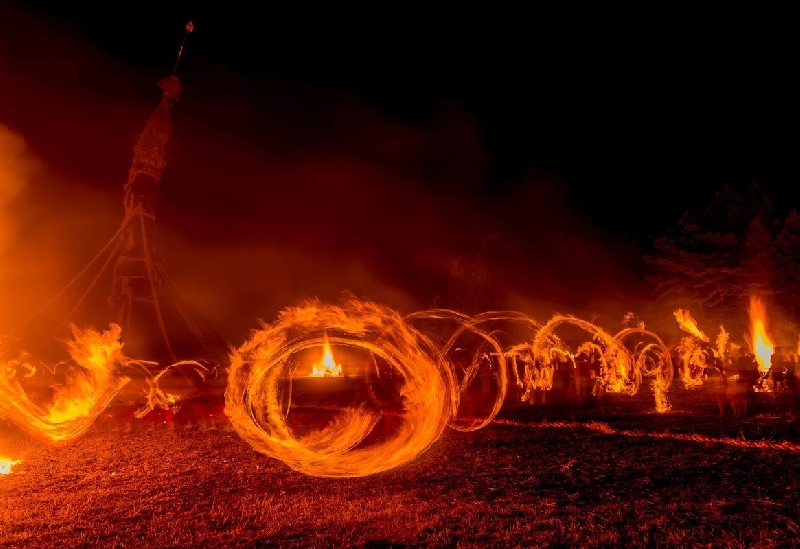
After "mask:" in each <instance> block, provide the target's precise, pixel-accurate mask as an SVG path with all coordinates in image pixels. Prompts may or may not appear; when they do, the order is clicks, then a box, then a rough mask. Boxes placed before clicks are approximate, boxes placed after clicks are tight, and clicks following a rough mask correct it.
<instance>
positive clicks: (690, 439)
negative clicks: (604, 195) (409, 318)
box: [0, 393, 800, 548]
mask: <svg viewBox="0 0 800 549" xmlns="http://www.w3.org/2000/svg"><path fill="white" fill-rule="evenodd" d="M695 397H696V395H688V394H678V393H676V394H674V395H673V404H674V408H673V411H671V412H670V413H667V414H657V413H655V412H653V411H652V410H651V409H652V402H651V399H652V396H651V397H650V399H648V398H647V395H641V396H637V397H610V398H609V399H608V400H607V402H606V404H605V406H604V407H603V409H602V410H601V409H599V408H596V407H590V408H584V409H579V410H577V411H576V410H575V409H574V408H572V407H570V406H569V405H567V404H565V403H564V402H560V401H558V399H551V402H548V403H547V404H544V405H536V406H532V405H527V404H526V405H521V404H517V405H514V406H508V407H505V408H504V409H503V410H502V411H501V414H500V417H498V420H497V421H496V422H494V423H492V424H491V425H489V426H487V427H486V428H484V429H481V430H478V431H475V432H472V433H462V432H458V431H453V430H447V431H446V433H445V436H443V437H442V438H441V439H440V440H439V441H438V442H436V443H435V444H434V445H433V447H431V448H430V449H429V450H428V451H427V452H426V453H424V454H423V455H422V456H421V457H420V458H418V459H417V460H416V461H414V462H412V463H410V464H408V465H406V466H404V467H401V468H399V469H396V470H392V471H389V472H387V473H381V474H378V475H373V476H368V477H364V478H355V479H344V480H332V479H324V478H316V477H309V476H306V475H303V474H300V473H297V472H295V471H293V470H291V469H289V468H288V467H287V466H285V465H284V464H283V463H282V462H279V461H277V460H274V459H272V458H270V457H268V456H265V455H261V454H259V453H257V452H255V451H254V450H253V449H252V448H251V447H250V446H248V445H247V444H246V443H245V442H243V441H242V439H241V438H240V437H239V436H238V435H237V433H236V432H235V431H233V430H232V429H231V428H230V427H229V426H226V424H225V423H224V421H222V422H219V423H218V424H217V425H216V426H215V427H212V426H210V425H206V426H197V425H193V426H188V425H183V424H178V425H176V426H175V427H174V428H169V427H168V426H166V425H163V424H154V423H150V422H147V421H145V420H140V421H138V422H137V423H135V424H134V425H133V428H132V429H131V430H130V431H126V429H123V428H119V426H117V427H115V426H114V425H106V424H104V425H99V426H98V428H97V429H95V430H93V431H92V432H90V433H87V434H86V435H84V436H83V437H81V438H79V439H77V440H74V441H71V442H69V443H66V444H62V445H57V446H50V445H47V444H45V443H41V442H38V441H36V440H34V439H31V438H30V437H27V436H26V435H23V434H22V433H21V432H20V431H18V430H17V428H16V427H15V426H4V427H2V429H0V454H5V455H8V456H12V457H14V458H16V459H19V460H20V463H19V464H17V465H16V466H15V467H14V468H13V470H12V472H11V474H9V475H6V476H0V501H2V503H0V547H3V548H11V547H15V548H16V547H19V548H52V547H126V548H131V547H142V548H144V547H147V548H168V547H220V548H228V547H364V548H381V547H512V548H513V547H742V548H744V547H747V548H755V547H764V548H767V547H795V546H800V541H798V540H800V511H798V509H800V490H799V488H800V421H799V420H798V418H799V417H800V410H799V409H798V408H797V403H796V401H793V400H791V399H778V400H771V399H769V398H764V399H761V400H760V401H758V402H756V403H755V404H754V405H753V406H751V408H750V410H749V411H748V413H747V415H745V416H744V417H741V418H734V417H732V416H731V415H726V417H723V418H718V417H717V414H716V408H715V406H714V404H713V403H711V402H708V401H705V400H703V399H698V398H695Z"/></svg>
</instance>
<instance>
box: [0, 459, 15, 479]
mask: <svg viewBox="0 0 800 549" xmlns="http://www.w3.org/2000/svg"><path fill="white" fill-rule="evenodd" d="M17 463H19V461H17V460H15V459H11V458H7V457H3V456H0V475H8V474H9V473H11V468H12V467H13V466H14V465H16V464H17Z"/></svg>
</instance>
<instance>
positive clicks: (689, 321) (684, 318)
mask: <svg viewBox="0 0 800 549" xmlns="http://www.w3.org/2000/svg"><path fill="white" fill-rule="evenodd" d="M672 314H673V315H675V320H677V321H678V326H680V327H681V329H682V330H683V331H685V332H687V333H689V334H691V335H693V336H694V337H696V338H697V339H699V340H700V341H703V342H705V343H708V341H709V339H708V336H707V335H706V334H705V333H703V331H702V330H701V329H700V328H698V327H697V322H696V321H695V319H694V318H693V317H692V315H691V314H690V313H689V311H687V310H686V309H678V310H677V311H675V312H674V313H672Z"/></svg>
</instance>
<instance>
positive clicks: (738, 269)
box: [644, 183, 800, 322]
mask: <svg viewBox="0 0 800 549" xmlns="http://www.w3.org/2000/svg"><path fill="white" fill-rule="evenodd" d="M652 250H653V251H652V253H650V254H646V255H645V256H644V260H645V262H646V263H647V266H648V271H647V274H646V277H645V278H646V280H647V281H648V282H649V283H650V284H651V286H652V288H653V295H654V297H655V298H656V299H658V300H660V301H662V302H663V303H664V305H665V306H670V307H672V308H676V307H685V308H689V309H692V310H696V311H701V310H702V311H703V312H704V313H706V314H707V315H708V316H711V317H713V318H714V319H715V320H717V321H723V320H725V321H726V322H731V321H732V320H731V319H735V318H737V317H741V316H742V312H743V311H746V310H747V307H748V304H749V300H750V297H751V296H753V295H756V296H759V297H762V298H763V299H768V300H769V301H771V302H772V303H773V304H774V305H778V306H780V305H781V304H785V305H787V306H789V308H790V309H791V310H792V311H791V312H792V313H794V316H795V317H796V314H797V313H800V215H798V213H797V212H796V211H793V212H792V213H790V215H789V217H788V218H787V219H786V220H785V221H783V222H781V221H780V220H779V219H777V218H776V216H775V213H774V208H773V206H772V203H771V202H770V200H769V198H768V197H767V196H766V195H765V193H764V192H763V190H762V189H761V188H760V186H759V185H758V184H756V183H753V184H751V185H750V186H749V187H748V188H747V189H746V190H745V192H744V193H738V192H737V191H736V190H734V189H733V188H731V187H730V186H723V187H722V188H721V189H719V190H718V191H717V192H716V193H715V195H714V198H713V199H712V200H711V201H710V202H709V204H708V205H707V207H706V208H705V209H704V210H703V211H702V212H701V213H700V214H694V213H691V212H688V211H687V212H684V214H683V215H682V217H681V218H680V219H679V220H678V222H677V223H676V224H675V225H674V226H673V227H671V228H670V229H669V230H668V231H667V233H666V234H664V235H662V236H657V237H655V238H653V239H652ZM795 296H796V297H795ZM776 297H779V298H780V299H779V300H776V299H775V298H776ZM778 301H780V303H779V302H778Z"/></svg>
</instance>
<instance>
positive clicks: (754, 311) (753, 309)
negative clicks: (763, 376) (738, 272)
mask: <svg viewBox="0 0 800 549" xmlns="http://www.w3.org/2000/svg"><path fill="white" fill-rule="evenodd" d="M748 313H749V315H750V341H751V345H752V352H753V354H754V355H755V357H756V361H757V362H758V369H759V371H760V372H761V373H764V372H766V371H767V370H769V365H770V359H771V358H772V351H773V350H774V349H775V344H774V343H773V342H772V340H771V339H770V338H769V336H768V335H767V307H766V306H765V305H764V302H763V301H761V300H760V299H759V298H757V297H751V298H750V308H749V311H748Z"/></svg>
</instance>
